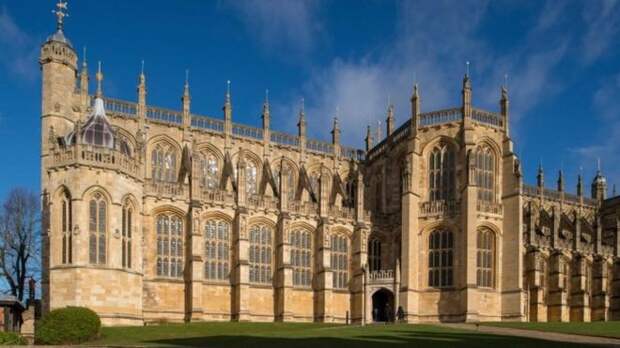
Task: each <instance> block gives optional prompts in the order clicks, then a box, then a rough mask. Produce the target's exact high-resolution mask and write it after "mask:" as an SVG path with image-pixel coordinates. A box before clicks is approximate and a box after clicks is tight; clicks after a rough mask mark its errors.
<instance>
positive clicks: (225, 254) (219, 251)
mask: <svg viewBox="0 0 620 348" xmlns="http://www.w3.org/2000/svg"><path fill="white" fill-rule="evenodd" d="M229 274H230V224H229V223H228V222H227V221H224V220H220V219H213V220H208V221H207V223H206V224H205V279H207V280H227V279H228V276H229Z"/></svg>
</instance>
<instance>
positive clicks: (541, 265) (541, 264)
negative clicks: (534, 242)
mask: <svg viewBox="0 0 620 348" xmlns="http://www.w3.org/2000/svg"><path fill="white" fill-rule="evenodd" d="M538 271H539V272H540V274H539V277H540V288H541V289H542V290H543V303H544V304H547V293H548V292H549V288H548V284H547V281H548V279H549V278H548V274H547V272H548V271H549V270H548V268H547V259H546V258H544V257H541V258H540V259H539V261H538Z"/></svg>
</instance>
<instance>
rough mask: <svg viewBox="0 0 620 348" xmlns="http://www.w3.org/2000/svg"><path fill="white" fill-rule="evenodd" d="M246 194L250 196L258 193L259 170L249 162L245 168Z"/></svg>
mask: <svg viewBox="0 0 620 348" xmlns="http://www.w3.org/2000/svg"><path fill="white" fill-rule="evenodd" d="M245 192H246V193H247V194H248V196H251V195H255V194H256V193H257V192H258V169H257V167H256V163H254V162H253V161H247V166H246V167H245Z"/></svg>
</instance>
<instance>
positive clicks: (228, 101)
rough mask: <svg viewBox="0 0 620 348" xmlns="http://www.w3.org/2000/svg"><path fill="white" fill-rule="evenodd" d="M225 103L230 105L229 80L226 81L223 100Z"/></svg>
mask: <svg viewBox="0 0 620 348" xmlns="http://www.w3.org/2000/svg"><path fill="white" fill-rule="evenodd" d="M225 104H226V105H231V101H230V80H227V81H226V101H225Z"/></svg>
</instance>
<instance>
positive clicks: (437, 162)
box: [428, 145, 455, 201]
mask: <svg viewBox="0 0 620 348" xmlns="http://www.w3.org/2000/svg"><path fill="white" fill-rule="evenodd" d="M428 181H429V194H430V200H431V201H440V200H451V199H453V198H454V191H455V188H454V186H455V184H454V181H455V155H454V151H453V150H452V149H451V148H450V147H449V146H448V145H440V146H437V147H435V148H434V149H433V151H432V152H431V154H430V157H429V167H428Z"/></svg>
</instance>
